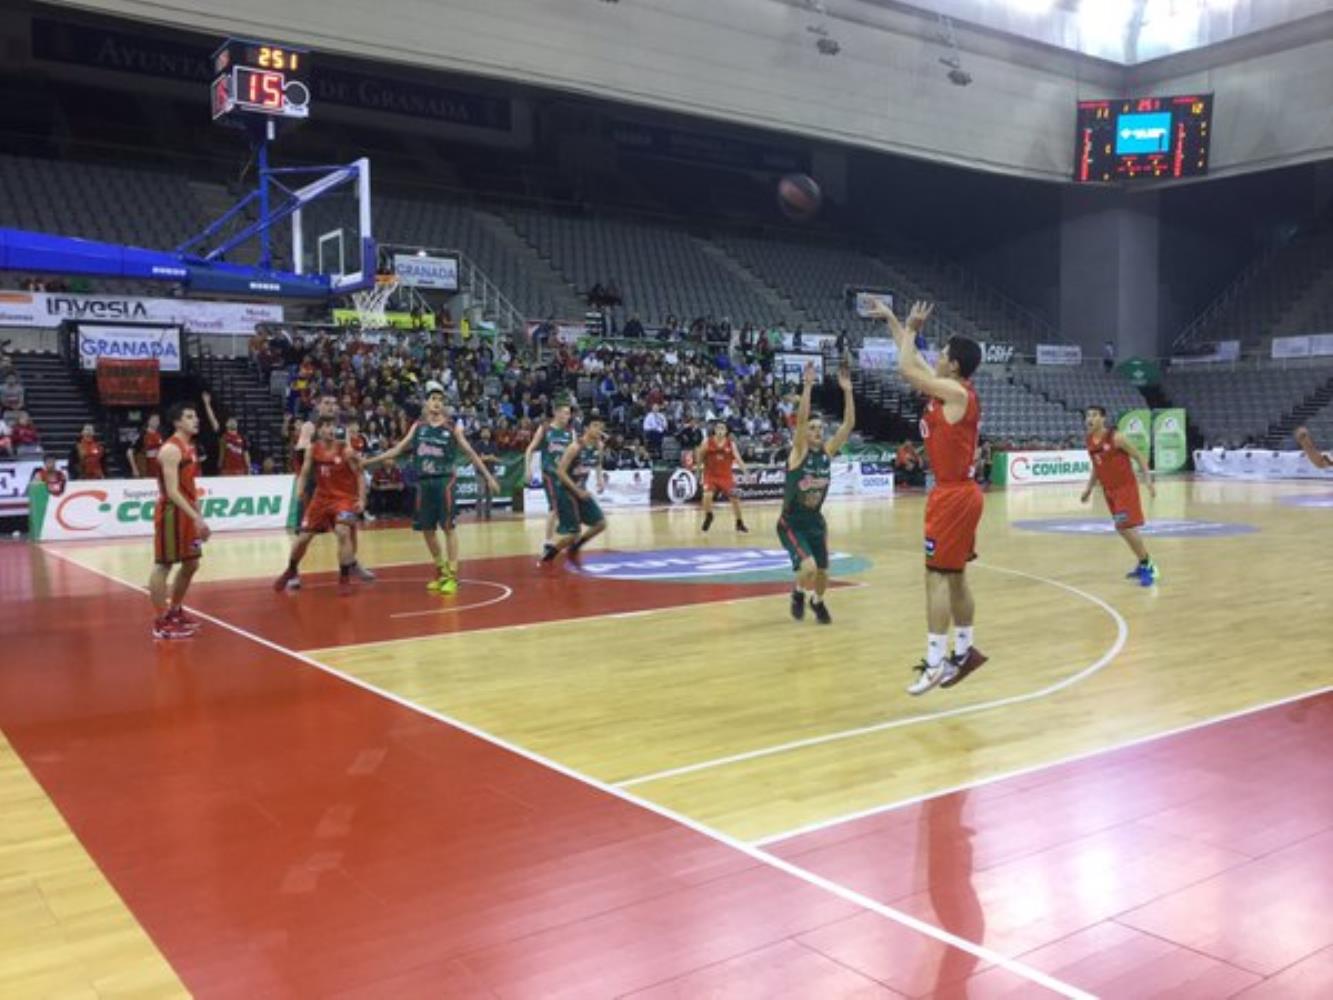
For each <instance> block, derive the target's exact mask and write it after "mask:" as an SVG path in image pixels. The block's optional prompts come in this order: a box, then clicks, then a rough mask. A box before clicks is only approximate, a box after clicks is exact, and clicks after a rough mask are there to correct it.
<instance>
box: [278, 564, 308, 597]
mask: <svg viewBox="0 0 1333 1000" xmlns="http://www.w3.org/2000/svg"><path fill="white" fill-rule="evenodd" d="M300 579H301V578H300V577H299V576H297V575H296V574H295V573H293V572H292V571H291V570H289V569H285V570H283V571H282V576H280V577H278V578H277V579H276V580H274V581H273V589H274V590H276V591H277V592H278V593H279V594H281V593H282V592H283V591H284V590H286V589H287V588H288V587H289V586H290V585H291V582H292V581H293V580H296V581H297V584H296V586H297V587H299V586H300V585H301V584H300ZM292 589H293V590H295V589H296V588H295V587H293V588H292Z"/></svg>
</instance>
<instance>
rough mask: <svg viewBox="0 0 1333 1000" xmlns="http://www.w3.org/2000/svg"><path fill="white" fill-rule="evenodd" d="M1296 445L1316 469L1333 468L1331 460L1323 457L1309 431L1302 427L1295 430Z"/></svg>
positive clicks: (1326, 456) (1332, 459)
mask: <svg viewBox="0 0 1333 1000" xmlns="http://www.w3.org/2000/svg"><path fill="white" fill-rule="evenodd" d="M1296 443H1297V444H1299V445H1300V446H1301V451H1303V452H1305V457H1306V458H1308V459H1309V460H1310V464H1311V465H1313V466H1314V467H1315V468H1316V469H1331V468H1333V458H1330V457H1329V456H1328V455H1325V454H1324V453H1323V452H1322V451H1320V450H1319V449H1318V448H1317V447H1316V446H1315V443H1314V438H1312V437H1311V436H1310V432H1309V430H1307V429H1306V428H1304V427H1297V428H1296Z"/></svg>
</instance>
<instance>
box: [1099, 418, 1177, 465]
mask: <svg viewBox="0 0 1333 1000" xmlns="http://www.w3.org/2000/svg"><path fill="white" fill-rule="evenodd" d="M1115 429H1116V433H1117V434H1123V435H1124V436H1125V440H1126V441H1128V442H1129V443H1130V444H1132V445H1133V446H1134V447H1135V448H1137V449H1138V450H1139V451H1141V452H1143V457H1144V458H1147V459H1149V460H1151V457H1152V411H1151V410H1126V411H1125V413H1124V415H1123V416H1122V417H1121V418H1120V422H1119V423H1118V424H1116V428H1115ZM1182 433H1183V431H1182Z"/></svg>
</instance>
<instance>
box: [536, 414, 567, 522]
mask: <svg viewBox="0 0 1333 1000" xmlns="http://www.w3.org/2000/svg"><path fill="white" fill-rule="evenodd" d="M573 443H574V432H573V431H572V430H570V429H569V428H568V427H557V426H555V424H547V425H546V433H545V434H544V435H543V436H542V489H544V490H545V491H546V507H547V509H548V510H555V509H556V500H557V492H558V491H557V489H556V487H557V486H559V484H560V477H559V475H557V470H558V469H559V468H560V459H561V457H562V456H563V455H564V454H565V449H566V448H568V447H569V446H570V445H571V444H573Z"/></svg>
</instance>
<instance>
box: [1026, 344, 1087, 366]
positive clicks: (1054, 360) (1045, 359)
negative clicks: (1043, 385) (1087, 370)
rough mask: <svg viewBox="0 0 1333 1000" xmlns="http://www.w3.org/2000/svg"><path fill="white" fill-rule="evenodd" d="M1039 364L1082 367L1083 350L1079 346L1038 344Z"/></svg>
mask: <svg viewBox="0 0 1333 1000" xmlns="http://www.w3.org/2000/svg"><path fill="white" fill-rule="evenodd" d="M1037 364H1039V365H1081V364H1083V348H1081V347H1079V346H1078V345H1077V344H1038V345H1037Z"/></svg>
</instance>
